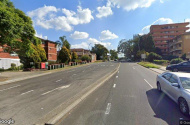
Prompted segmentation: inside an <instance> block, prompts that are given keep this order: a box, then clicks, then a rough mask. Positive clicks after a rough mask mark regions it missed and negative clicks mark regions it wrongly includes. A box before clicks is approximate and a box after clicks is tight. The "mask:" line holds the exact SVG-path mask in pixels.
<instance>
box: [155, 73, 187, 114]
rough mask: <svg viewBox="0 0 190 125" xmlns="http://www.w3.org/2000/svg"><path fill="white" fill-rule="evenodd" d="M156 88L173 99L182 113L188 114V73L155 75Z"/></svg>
mask: <svg viewBox="0 0 190 125" xmlns="http://www.w3.org/2000/svg"><path fill="white" fill-rule="evenodd" d="M157 89H158V90H159V91H160V92H161V91H162V92H164V93H165V94H167V95H168V96H169V97H170V98H171V99H172V100H174V101H175V102H176V103H177V104H178V105H179V109H180V111H181V112H182V113H183V114H184V115H190V112H189V111H190V109H189V107H190V73H179V72H165V73H163V74H160V75H158V76H157Z"/></svg>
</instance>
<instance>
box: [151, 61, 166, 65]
mask: <svg viewBox="0 0 190 125" xmlns="http://www.w3.org/2000/svg"><path fill="white" fill-rule="evenodd" d="M153 62H154V63H155V64H159V65H164V64H167V63H168V62H169V61H168V60H154V61H153Z"/></svg>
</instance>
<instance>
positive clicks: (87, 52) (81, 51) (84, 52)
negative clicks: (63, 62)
mask: <svg viewBox="0 0 190 125" xmlns="http://www.w3.org/2000/svg"><path fill="white" fill-rule="evenodd" d="M71 52H76V53H77V55H78V57H79V58H81V57H82V56H84V55H88V56H90V57H91V59H92V60H91V62H95V61H96V54H95V53H90V50H87V49H82V48H74V49H71Z"/></svg>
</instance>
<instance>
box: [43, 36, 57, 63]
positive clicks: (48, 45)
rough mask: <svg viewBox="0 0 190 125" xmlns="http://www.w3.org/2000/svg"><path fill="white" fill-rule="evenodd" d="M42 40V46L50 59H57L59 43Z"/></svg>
mask: <svg viewBox="0 0 190 125" xmlns="http://www.w3.org/2000/svg"><path fill="white" fill-rule="evenodd" d="M41 40H42V47H43V48H44V49H45V51H46V57H47V60H48V61H57V44H56V43H55V42H53V41H50V40H44V39H41Z"/></svg>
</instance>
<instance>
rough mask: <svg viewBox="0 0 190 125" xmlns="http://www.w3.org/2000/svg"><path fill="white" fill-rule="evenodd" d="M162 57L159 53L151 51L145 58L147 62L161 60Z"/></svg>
mask: <svg viewBox="0 0 190 125" xmlns="http://www.w3.org/2000/svg"><path fill="white" fill-rule="evenodd" d="M161 59H162V57H161V56H160V55H158V54H156V53H153V52H151V53H150V54H149V55H148V57H147V60H148V61H149V62H153V60H161Z"/></svg>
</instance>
